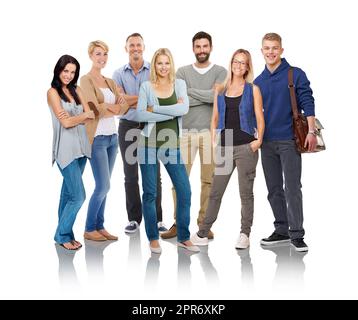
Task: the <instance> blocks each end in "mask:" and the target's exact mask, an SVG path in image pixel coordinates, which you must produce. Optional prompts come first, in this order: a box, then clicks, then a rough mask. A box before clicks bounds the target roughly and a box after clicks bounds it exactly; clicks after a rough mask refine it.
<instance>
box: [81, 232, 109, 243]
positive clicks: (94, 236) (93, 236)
mask: <svg viewBox="0 0 358 320" xmlns="http://www.w3.org/2000/svg"><path fill="white" fill-rule="evenodd" d="M83 237H84V238H85V239H86V240H92V241H106V240H107V238H106V237H104V236H102V235H101V234H100V233H99V232H98V231H91V232H85V233H84V235H83Z"/></svg>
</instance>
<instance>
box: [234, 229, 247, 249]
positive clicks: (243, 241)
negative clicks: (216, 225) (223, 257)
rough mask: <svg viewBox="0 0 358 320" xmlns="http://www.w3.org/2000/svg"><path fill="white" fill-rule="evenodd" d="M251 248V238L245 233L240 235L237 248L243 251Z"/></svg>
mask: <svg viewBox="0 0 358 320" xmlns="http://www.w3.org/2000/svg"><path fill="white" fill-rule="evenodd" d="M249 246H250V240H249V237H248V236H247V235H246V234H245V233H240V237H239V240H238V241H237V243H236V246H235V248H236V249H239V250H242V249H247V248H248V247H249Z"/></svg>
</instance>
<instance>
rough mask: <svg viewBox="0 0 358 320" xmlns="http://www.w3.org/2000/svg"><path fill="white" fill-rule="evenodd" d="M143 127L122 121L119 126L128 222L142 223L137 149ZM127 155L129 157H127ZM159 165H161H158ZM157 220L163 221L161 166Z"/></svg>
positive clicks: (158, 180) (132, 122)
mask: <svg viewBox="0 0 358 320" xmlns="http://www.w3.org/2000/svg"><path fill="white" fill-rule="evenodd" d="M142 128H143V127H142V126H141V125H140V124H139V123H138V122H134V121H129V120H124V119H122V120H120V121H119V126H118V137H119V149H120V151H121V156H122V162H123V170H124V188H125V190H126V208H127V214H128V221H137V222H138V224H140V223H141V221H142V202H141V198H140V193H139V185H138V162H137V160H136V159H137V148H138V139H139V137H140V133H141V129H142ZM126 153H127V155H126ZM158 164H159V163H158ZM156 211H157V220H158V221H163V217H162V182H161V178H160V166H159V165H158V170H157V200H156Z"/></svg>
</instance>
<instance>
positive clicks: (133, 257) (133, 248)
mask: <svg viewBox="0 0 358 320" xmlns="http://www.w3.org/2000/svg"><path fill="white" fill-rule="evenodd" d="M127 236H128V238H129V242H128V264H127V268H128V270H131V271H133V272H134V274H136V272H135V271H138V273H140V267H141V265H142V250H141V242H140V231H139V230H138V232H135V233H127Z"/></svg>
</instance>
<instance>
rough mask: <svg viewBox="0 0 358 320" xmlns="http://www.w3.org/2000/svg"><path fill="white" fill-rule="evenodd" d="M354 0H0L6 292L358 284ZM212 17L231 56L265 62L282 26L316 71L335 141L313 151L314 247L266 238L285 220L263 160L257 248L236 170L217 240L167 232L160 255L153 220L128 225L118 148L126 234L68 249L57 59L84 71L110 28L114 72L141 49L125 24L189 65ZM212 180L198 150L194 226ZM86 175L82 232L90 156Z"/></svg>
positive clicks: (290, 52) (120, 214)
mask: <svg viewBox="0 0 358 320" xmlns="http://www.w3.org/2000/svg"><path fill="white" fill-rule="evenodd" d="M353 3H354V1H325V2H318V1H317V2H316V1H308V0H301V1H299V2H297V1H296V2H287V1H258V0H256V1H250V2H249V1H226V0H221V1H208V0H207V1H190V2H189V1H188V2H187V1H181V2H180V3H179V2H172V1H154V0H151V1H139V0H138V1H109V0H108V1H106V0H102V1H98V0H96V1H92V0H88V1H84V2H82V1H72V0H62V1H58V2H53V1H31V2H30V1H22V0H13V1H11V2H4V3H3V4H1V10H0V12H1V13H0V30H1V49H0V61H1V63H2V69H1V76H0V81H1V85H0V88H1V119H2V123H1V125H0V139H1V150H2V152H1V157H0V185H1V198H0V199H1V209H0V210H1V211H0V215H1V220H0V225H1V232H0V247H1V253H2V254H1V257H0V298H3V299H11V298H25V299H28V298H31V299H37V298H42V299H43V298H49V299H52V298H63V299H68V298H81V299H86V298H97V299H102V298H110V299H175V298H177V299H181V298H190V299H221V298H223V299H224V298H225V299H241V298H244V299H249V298H308V299H310V298H358V292H357V287H358V276H357V270H358V259H357V244H356V243H357V241H356V240H357V231H356V230H357V225H358V218H357V206H356V203H357V201H356V199H357V193H356V190H357V188H356V184H357V166H356V156H355V154H356V148H357V143H356V130H355V128H356V127H357V120H356V119H357V102H356V92H357V90H356V87H357V83H356V82H357V81H356V76H355V75H356V72H357V70H358V68H357V50H356V49H357V45H356V33H354V30H357V29H358V25H357V18H356V10H354V6H353ZM200 30H204V31H207V32H209V33H210V34H211V35H212V37H213V45H214V50H213V53H212V56H211V61H212V62H214V63H217V64H220V65H223V66H225V67H227V64H228V61H229V58H230V56H231V54H232V53H233V51H234V50H236V49H238V48H246V49H248V50H250V51H251V53H252V56H253V61H254V69H255V75H258V74H259V73H260V72H261V71H262V69H263V67H264V61H263V58H262V56H261V53H260V44H261V38H262V36H263V35H264V34H265V33H267V32H277V33H279V34H280V35H281V36H282V38H283V47H284V48H285V52H284V57H286V58H287V60H288V62H289V63H290V64H292V65H294V66H299V67H301V68H302V69H303V70H304V71H305V72H306V74H307V76H308V78H309V79H310V81H311V84H312V89H313V91H314V97H315V99H316V113H317V115H318V117H319V118H320V120H321V121H322V123H323V125H324V126H325V130H324V137H325V140H326V143H327V146H328V150H327V151H325V152H323V153H320V154H315V155H304V156H303V177H302V183H303V195H304V214H305V229H306V238H305V240H307V243H308V245H309V246H310V252H309V253H308V254H307V255H306V256H304V257H303V256H297V255H295V254H294V253H293V252H291V254H290V257H288V253H287V252H285V250H286V249H283V251H282V252H281V253H280V254H279V255H278V258H277V259H276V255H275V253H273V252H268V251H265V250H263V249H261V248H260V246H259V240H260V238H262V237H264V236H268V235H269V234H270V233H271V232H272V231H273V228H272V221H273V216H272V213H271V210H270V207H269V205H268V202H267V200H266V187H265V182H264V178H263V173H262V169H261V164H260V163H259V164H258V170H257V179H256V181H255V206H256V207H255V219H254V227H253V230H252V235H251V248H250V251H249V256H247V255H246V257H245V256H244V255H242V256H239V255H238V254H237V253H236V251H235V249H234V244H235V241H236V238H237V236H238V233H239V230H240V229H239V226H240V218H239V216H240V213H239V210H240V209H239V208H240V201H239V196H238V190H237V181H236V174H234V176H233V177H232V180H231V182H230V184H229V187H228V189H227V192H226V194H225V196H224V199H223V204H222V209H221V211H220V214H219V219H218V221H217V223H216V224H215V225H214V227H213V230H214V232H215V237H216V240H214V241H213V242H212V243H211V244H210V246H209V252H208V254H206V253H205V252H204V253H200V254H199V255H194V256H191V257H190V256H187V255H185V253H183V252H181V251H180V252H179V253H178V252H177V249H176V247H175V246H174V245H173V244H175V242H162V246H163V253H162V255H161V257H160V258H159V260H158V259H155V258H154V259H153V258H152V259H150V252H149V248H148V244H147V239H146V236H145V232H144V228H143V225H142V227H141V228H142V229H141V234H140V241H139V240H138V239H136V238H133V237H132V238H130V237H128V236H126V235H125V234H124V232H123V229H124V227H125V225H126V222H127V214H126V210H125V196H124V188H123V173H122V162H121V159H120V156H118V158H117V162H116V166H115V169H114V173H113V177H112V186H111V191H110V193H109V195H108V200H107V208H106V227H107V229H108V230H109V231H110V232H112V233H115V234H118V235H119V241H118V242H116V243H112V244H110V245H109V246H108V248H107V249H106V250H105V251H104V250H103V249H104V248H101V247H97V248H93V247H90V245H86V247H84V248H82V249H81V250H80V251H79V252H77V253H76V254H75V255H71V254H67V253H64V252H60V253H59V254H58V255H57V252H56V249H55V246H54V243H53V240H52V239H53V234H54V230H55V227H56V222H57V221H56V220H57V205H58V198H59V193H60V185H61V180H62V179H61V176H60V173H59V171H58V169H57V167H56V166H54V167H51V145H52V125H51V118H50V113H49V110H48V107H47V103H46V91H47V89H48V88H49V87H50V82H51V79H52V71H53V68H54V65H55V63H56V61H57V60H58V58H59V57H60V56H61V55H62V54H65V53H67V54H71V55H73V56H75V57H76V58H77V59H78V60H79V62H80V64H81V74H84V73H87V72H88V71H89V68H90V61H89V59H88V56H87V45H88V43H89V42H90V41H92V40H97V39H100V40H103V41H105V42H106V43H107V44H108V45H109V47H110V52H109V61H108V65H107V67H106V69H105V70H104V74H105V75H107V76H111V75H112V73H113V71H114V70H115V69H116V68H118V67H120V66H122V65H123V64H125V63H127V61H128V57H127V55H126V54H125V52H124V43H125V39H126V37H127V36H128V35H129V34H130V33H133V32H140V33H141V34H142V35H143V36H144V39H145V44H146V51H145V58H146V60H150V59H151V56H152V54H153V52H154V51H155V50H156V49H158V48H159V47H168V48H169V49H170V50H171V51H172V53H173V55H174V60H175V63H176V66H177V67H178V66H182V65H185V64H189V63H192V62H193V61H194V55H193V53H192V51H191V38H192V36H193V35H194V34H195V33H196V32H197V31H200ZM163 172H164V170H163ZM199 181H200V179H199V168H198V166H197V164H196V166H195V167H194V169H193V173H192V176H191V184H192V190H193V198H192V211H191V215H192V223H191V231H192V232H194V231H196V225H195V220H196V216H197V212H198V207H199V190H200V183H199ZM84 182H85V186H86V190H87V200H86V203H85V204H84V206H83V207H82V209H81V211H80V212H79V214H78V218H77V220H76V223H75V229H74V230H75V234H76V236H77V238H78V240H81V241H82V233H83V228H84V221H85V216H86V210H87V205H88V199H89V197H90V195H91V192H92V190H93V177H92V172H91V170H90V165H89V164H88V165H87V168H86V171H85V174H84ZM163 194H164V197H163V209H164V221H165V222H166V224H167V225H168V226H170V225H171V223H172V211H173V210H172V199H171V184H170V181H169V180H168V176H167V174H166V173H163ZM91 250H92V251H91ZM91 252H92V255H91ZM102 253H103V255H102ZM249 258H250V259H251V260H250V259H249ZM72 259H73V264H72ZM159 261H160V262H159ZM159 265H160V266H159ZM66 270H67V271H66Z"/></svg>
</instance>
